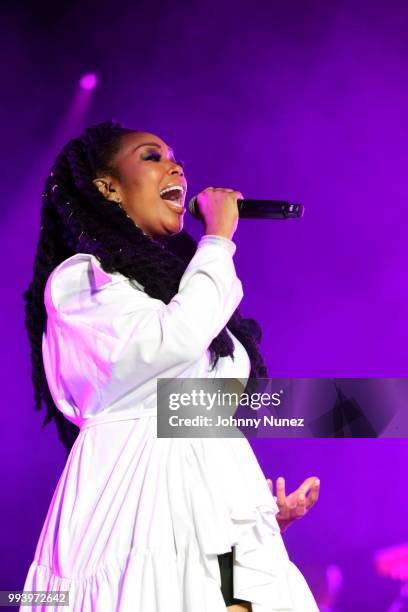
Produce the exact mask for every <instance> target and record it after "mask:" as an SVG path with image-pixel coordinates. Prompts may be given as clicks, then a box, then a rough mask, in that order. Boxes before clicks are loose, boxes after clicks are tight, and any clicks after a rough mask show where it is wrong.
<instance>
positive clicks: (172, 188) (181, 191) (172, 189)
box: [160, 185, 184, 196]
mask: <svg viewBox="0 0 408 612" xmlns="http://www.w3.org/2000/svg"><path fill="white" fill-rule="evenodd" d="M175 189H177V190H179V191H180V193H184V189H183V187H181V186H180V185H172V186H170V187H166V188H165V189H162V190H161V192H160V195H161V196H162V195H163V194H164V193H167V192H168V191H174V190H175Z"/></svg>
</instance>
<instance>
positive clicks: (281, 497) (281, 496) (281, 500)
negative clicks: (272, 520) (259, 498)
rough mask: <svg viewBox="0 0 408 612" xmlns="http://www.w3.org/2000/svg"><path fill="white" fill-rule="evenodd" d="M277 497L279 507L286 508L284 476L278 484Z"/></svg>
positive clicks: (279, 479) (280, 477)
mask: <svg viewBox="0 0 408 612" xmlns="http://www.w3.org/2000/svg"><path fill="white" fill-rule="evenodd" d="M276 497H277V500H276V503H277V504H278V506H282V507H284V506H286V495H285V479H284V478H283V477H282V476H279V478H278V480H277V483H276Z"/></svg>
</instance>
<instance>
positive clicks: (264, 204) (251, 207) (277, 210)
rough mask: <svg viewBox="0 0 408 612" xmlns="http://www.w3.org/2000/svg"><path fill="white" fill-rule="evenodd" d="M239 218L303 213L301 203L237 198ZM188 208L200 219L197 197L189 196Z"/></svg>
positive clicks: (264, 217)
mask: <svg viewBox="0 0 408 612" xmlns="http://www.w3.org/2000/svg"><path fill="white" fill-rule="evenodd" d="M237 204H238V211H239V217H240V219H296V218H298V217H302V216H303V214H304V206H302V204H291V203H290V202H286V201H285V200H247V199H244V200H240V199H238V200H237ZM188 209H189V211H190V213H191V214H192V216H193V217H195V218H196V219H200V217H201V215H200V211H199V209H198V206H197V197H196V196H194V197H193V198H191V200H190V202H189V204H188Z"/></svg>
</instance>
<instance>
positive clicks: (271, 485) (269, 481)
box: [266, 478, 273, 495]
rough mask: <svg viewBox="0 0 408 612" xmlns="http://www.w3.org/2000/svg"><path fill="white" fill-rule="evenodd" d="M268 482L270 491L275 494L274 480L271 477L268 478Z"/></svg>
mask: <svg viewBox="0 0 408 612" xmlns="http://www.w3.org/2000/svg"><path fill="white" fill-rule="evenodd" d="M266 482H267V483H268V487H269V490H270V492H271V493H272V495H273V482H272V480H271V479H270V478H267V479H266Z"/></svg>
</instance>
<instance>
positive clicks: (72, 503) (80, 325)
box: [22, 236, 318, 612]
mask: <svg viewBox="0 0 408 612" xmlns="http://www.w3.org/2000/svg"><path fill="white" fill-rule="evenodd" d="M235 248H236V246H235V244H234V243H233V242H231V241H229V240H227V239H224V240H216V239H213V238H211V237H209V236H206V237H203V238H202V239H201V240H200V242H199V244H198V248H197V251H196V253H195V255H194V257H193V258H192V260H191V262H190V263H189V265H188V267H187V268H186V270H185V272H184V275H183V277H182V279H181V282H180V286H179V292H178V293H177V295H175V296H174V298H173V299H172V300H171V301H170V303H169V304H167V305H166V304H165V303H164V302H162V301H161V300H158V299H153V298H151V297H150V296H149V295H148V294H146V293H145V292H144V291H143V287H141V285H139V284H138V283H135V282H134V281H130V280H129V279H128V278H126V277H125V276H123V275H121V274H120V273H114V274H107V273H106V272H105V271H104V270H102V268H101V266H100V263H99V261H98V260H97V258H96V257H94V256H93V255H90V254H86V253H77V254H76V255H73V256H72V257H70V258H68V259H66V260H65V261H63V262H62V263H61V264H60V265H59V266H57V267H56V268H55V269H54V271H53V272H52V274H51V275H50V277H49V278H48V281H47V285H46V288H45V293H44V299H45V305H46V309H47V314H48V320H47V328H46V331H45V332H44V335H43V359H44V367H45V371H46V375H47V380H48V384H49V387H50V391H51V393H52V396H53V398H54V401H55V403H56V405H57V407H58V409H59V410H61V411H62V413H63V414H64V415H65V417H66V418H67V419H68V420H69V421H71V422H73V423H75V424H76V425H78V426H79V427H80V433H79V435H78V437H77V439H76V440H75V443H74V445H73V447H72V449H71V452H70V454H69V457H68V459H67V462H66V465H65V467H64V469H63V472H62V474H61V477H60V479H59V481H58V484H57V487H56V489H55V492H54V494H53V497H52V501H51V504H50V507H49V510H48V513H47V516H46V519H45V522H44V525H43V528H42V531H41V534H40V537H39V540H38V543H37V547H36V551H35V555H34V560H33V561H32V563H31V565H30V567H29V570H28V574H27V577H26V581H25V584H24V587H23V588H24V590H37V591H39V590H41V591H50V590H54V591H63V590H69V602H70V603H69V606H68V607H64V608H61V607H57V606H53V605H48V606H46V607H45V606H44V607H43V606H42V605H36V606H33V607H32V609H33V610H37V611H38V610H44V612H46V611H47V612H51V611H55V612H61V610H69V611H73V612H119V611H120V612H225V609H226V608H225V603H224V599H223V597H222V594H221V589H220V585H221V578H220V570H219V565H218V559H217V555H218V554H222V553H225V552H228V551H230V550H231V548H232V547H233V546H234V547H235V549H234V550H235V556H234V566H233V579H234V596H235V597H237V598H240V599H244V600H247V601H250V602H252V609H253V612H271V611H272V610H282V611H283V610H285V611H288V610H292V611H296V612H316V611H317V610H318V608H317V606H316V603H315V600H314V598H313V596H312V594H311V592H310V590H309V587H308V585H307V583H306V581H305V579H304V577H303V576H302V574H301V573H300V571H299V570H298V569H297V567H296V566H295V565H294V564H293V563H292V562H291V561H290V560H289V558H288V554H287V552H286V549H285V546H284V544H283V540H282V537H281V534H280V531H279V527H278V524H277V521H276V518H275V514H276V513H277V512H278V508H277V505H276V501H275V499H274V497H273V496H272V495H271V493H270V490H269V488H268V485H267V482H266V479H265V476H264V474H263V473H262V471H261V468H260V466H259V463H258V461H257V459H256V457H255V455H254V453H253V451H252V448H251V446H250V444H249V442H248V440H247V439H246V438H201V439H200V438H188V439H187V438H185V439H182V438H174V439H166V438H157V430H156V428H157V416H156V414H157V413H156V378H157V377H194V378H204V377H208V376H210V377H212V376H215V377H225V378H244V379H246V378H247V377H248V376H249V371H250V363H249V358H248V355H247V352H246V350H245V349H244V347H243V346H242V344H241V343H240V342H239V341H238V340H237V338H235V336H233V335H232V334H231V336H232V338H233V341H234V345H235V361H234V362H233V361H232V359H231V358H230V357H223V358H220V359H219V362H218V364H217V367H216V369H215V370H214V371H213V372H209V371H208V370H209V357H210V354H209V351H208V346H209V344H210V343H211V340H212V339H213V338H214V337H215V336H216V335H217V334H218V333H219V332H220V330H221V329H222V328H223V327H224V326H225V324H226V323H227V321H228V320H229V318H230V317H231V315H232V314H233V312H234V310H235V309H236V308H237V306H238V305H239V303H240V301H241V299H242V297H243V290H242V284H241V281H240V280H239V279H238V277H237V275H236V271H235V266H234V263H233V255H234V252H235ZM295 528H296V527H295ZM23 609H24V610H26V608H22V610H23Z"/></svg>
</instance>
